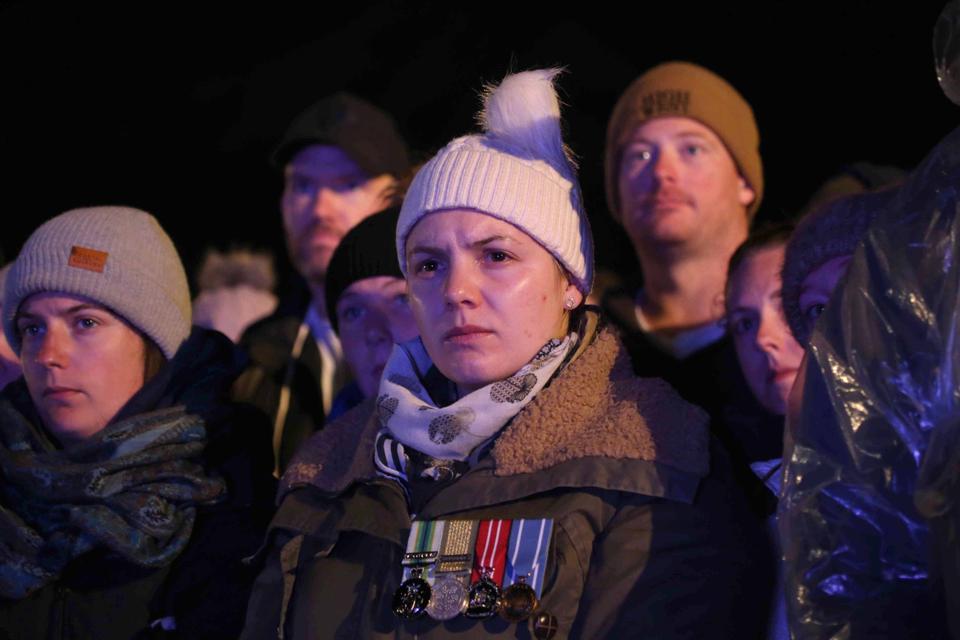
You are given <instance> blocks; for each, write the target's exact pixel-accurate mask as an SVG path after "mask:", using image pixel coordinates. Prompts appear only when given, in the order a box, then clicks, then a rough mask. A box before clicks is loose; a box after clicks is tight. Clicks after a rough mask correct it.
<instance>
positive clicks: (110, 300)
mask: <svg viewBox="0 0 960 640" xmlns="http://www.w3.org/2000/svg"><path fill="white" fill-rule="evenodd" d="M44 291H56V292H61V293H66V294H72V295H78V296H84V297H86V298H89V299H91V300H93V301H94V302H97V303H99V304H102V305H103V306H105V307H107V308H109V309H111V310H112V311H114V312H116V313H117V314H119V315H121V316H122V317H123V318H124V319H125V320H126V321H127V322H129V323H130V324H131V325H133V326H134V327H136V328H137V329H139V330H140V331H142V332H143V333H144V334H146V335H147V336H149V337H150V339H151V340H153V341H154V342H155V343H156V344H157V346H158V347H160V350H161V351H162V352H163V355H164V356H166V357H167V358H168V359H169V358H172V357H173V354H174V353H176V352H177V349H179V348H180V345H181V344H183V342H184V340H186V339H187V336H188V335H189V334H190V324H191V317H190V287H189V285H188V284H187V275H186V273H185V272H184V270H183V264H182V263H181V262H180V257H179V256H178V255H177V250H176V248H175V247H174V246H173V242H172V241H171V240H170V237H169V236H168V235H167V234H166V232H165V231H164V230H163V229H162V228H161V227H160V224H159V223H158V222H157V220H156V218H154V217H153V216H152V215H150V214H149V213H146V212H145V211H140V210H138V209H131V208H128V207H91V208H89V209H74V210H73V211H67V212H66V213H63V214H60V215H59V216H57V217H56V218H53V219H52V220H49V221H47V222H45V223H44V224H42V225H41V226H40V227H39V228H38V229H37V230H36V231H34V232H33V235H31V236H30V238H29V239H28V240H27V242H26V243H25V244H24V245H23V249H22V250H21V251H20V255H19V256H17V259H16V261H15V262H14V264H13V268H12V269H11V270H10V273H9V274H8V276H7V281H6V290H5V292H4V300H3V330H4V332H5V333H6V336H7V340H8V341H9V342H10V345H11V346H12V347H13V349H14V351H16V352H17V354H19V353H20V336H19V335H17V330H16V317H17V312H18V311H19V310H20V304H21V303H22V302H23V301H24V300H25V299H26V298H27V297H29V296H31V295H32V294H34V293H40V292H44Z"/></svg>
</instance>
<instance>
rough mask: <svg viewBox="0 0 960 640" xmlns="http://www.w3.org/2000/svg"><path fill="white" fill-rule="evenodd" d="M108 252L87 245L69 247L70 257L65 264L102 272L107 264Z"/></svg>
mask: <svg viewBox="0 0 960 640" xmlns="http://www.w3.org/2000/svg"><path fill="white" fill-rule="evenodd" d="M109 255H110V254H109V253H107V252H106V251H97V250H96V249H88V248H87V247H78V246H77V245H74V246H72V247H70V259H69V260H67V264H68V265H70V266H71V267H76V268H77V269H86V270H87V271H96V272H97V273H103V268H104V267H105V266H107V257H108V256H109Z"/></svg>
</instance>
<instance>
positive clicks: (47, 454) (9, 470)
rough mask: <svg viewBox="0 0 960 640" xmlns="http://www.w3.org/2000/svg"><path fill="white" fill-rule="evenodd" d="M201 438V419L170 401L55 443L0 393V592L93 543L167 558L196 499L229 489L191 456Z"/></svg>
mask: <svg viewBox="0 0 960 640" xmlns="http://www.w3.org/2000/svg"><path fill="white" fill-rule="evenodd" d="M18 404H19V403H18ZM206 439H207V430H206V427H205V424H204V421H203V419H202V418H200V417H198V416H197V415H194V414H188V413H187V412H186V411H185V410H184V409H183V407H171V408H167V409H161V410H157V411H153V412H150V413H145V414H141V415H137V416H133V417H130V418H126V419H123V420H121V421H119V422H116V423H114V424H111V425H109V426H108V427H107V428H105V429H104V430H102V431H100V432H99V433H97V434H96V435H94V436H92V437H90V438H88V439H86V440H85V441H83V442H81V443H78V444H75V445H71V446H69V447H67V448H64V449H57V448H56V447H54V446H53V444H52V443H51V442H50V440H49V439H48V438H47V437H46V435H45V434H44V433H43V432H42V431H41V430H40V429H38V428H37V427H36V426H34V424H32V423H31V421H30V419H28V418H27V416H26V415H24V412H22V411H20V410H18V408H17V407H16V406H15V404H14V402H11V401H10V400H7V399H4V400H2V401H0V472H2V475H3V478H2V485H0V500H2V502H0V596H2V597H5V598H10V599H20V598H23V597H25V596H27V595H29V594H30V593H32V592H33V591H36V590H37V589H39V588H41V587H42V586H43V585H45V584H47V583H48V582H51V581H53V580H55V579H56V578H57V577H58V576H59V575H60V573H61V572H62V571H63V570H64V568H65V567H66V566H67V564H68V563H69V562H70V561H71V560H73V559H74V558H77V557H78V556H80V555H82V554H84V553H86V552H88V551H91V550H93V549H106V550H108V551H110V552H112V553H115V554H116V555H118V556H120V557H122V558H124V559H126V560H127V561H129V562H131V563H133V564H136V565H140V566H144V567H160V566H164V565H167V564H169V563H170V562H172V561H173V560H174V559H175V558H176V557H177V555H179V553H180V552H181V551H182V550H183V548H184V546H185V545H186V543H187V541H188V540H189V539H190V534H191V532H192V531H193V523H194V519H195V517H196V507H197V505H200V504H209V503H212V502H216V501H217V500H219V499H221V498H223V497H224V495H225V493H226V487H225V486H224V483H223V481H222V480H220V479H218V478H212V477H209V476H207V475H206V473H205V471H204V469H203V466H202V465H201V464H200V462H199V461H198V458H199V456H200V454H201V452H202V451H203V449H204V447H205V446H206Z"/></svg>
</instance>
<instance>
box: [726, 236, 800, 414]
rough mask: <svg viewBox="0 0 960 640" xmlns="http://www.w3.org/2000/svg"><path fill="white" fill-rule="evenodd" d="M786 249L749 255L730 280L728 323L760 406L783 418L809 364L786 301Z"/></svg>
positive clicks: (766, 250) (760, 251)
mask: <svg viewBox="0 0 960 640" xmlns="http://www.w3.org/2000/svg"><path fill="white" fill-rule="evenodd" d="M783 251H784V245H782V244H781V245H776V246H772V247H761V248H759V249H755V250H754V251H752V252H751V253H749V254H748V255H747V256H746V258H744V260H743V262H741V263H740V265H739V266H738V267H737V268H736V270H735V271H734V272H733V273H731V274H730V276H729V277H730V284H729V286H728V287H727V323H728V325H729V327H730V331H731V333H732V334H733V342H734V346H735V347H736V349H737V359H738V360H739V361H740V368H741V370H742V371H743V375H744V377H745V378H746V380H747V384H748V385H749V386H750V390H751V391H752V392H753V395H754V396H756V398H757V400H759V401H760V404H762V405H763V406H764V407H765V408H766V409H767V410H768V411H771V412H773V413H776V414H778V415H783V414H784V412H785V411H786V402H787V396H788V395H789V394H790V388H791V387H792V386H793V381H794V379H796V376H797V368H798V367H799V366H800V361H801V360H802V359H803V347H801V346H800V345H799V344H798V343H797V341H796V340H794V338H793V334H792V333H790V327H789V326H787V321H786V318H785V317H784V315H783V306H782V304H781V298H780V289H781V285H780V270H781V269H782V267H783Z"/></svg>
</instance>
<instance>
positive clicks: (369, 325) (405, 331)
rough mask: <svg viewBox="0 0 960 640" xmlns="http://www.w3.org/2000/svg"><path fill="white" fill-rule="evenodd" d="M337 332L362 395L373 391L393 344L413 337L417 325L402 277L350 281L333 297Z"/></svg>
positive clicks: (378, 382) (369, 394) (377, 384)
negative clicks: (336, 298) (343, 289)
mask: <svg viewBox="0 0 960 640" xmlns="http://www.w3.org/2000/svg"><path fill="white" fill-rule="evenodd" d="M335 312H336V314H337V333H338V334H339V336H340V343H341V345H343V357H344V359H346V361H347V364H348V365H349V366H350V370H351V371H352V372H353V377H354V379H355V380H356V381H357V384H358V385H359V386H360V390H361V391H362V392H363V395H364V397H367V398H369V397H370V396H372V395H374V394H376V392H377V389H378V388H379V386H380V375H381V374H382V373H383V368H384V366H385V365H386V364H387V360H388V359H389V357H390V352H391V351H392V350H393V345H394V344H400V343H403V342H407V341H408V340H413V339H414V338H416V337H417V324H416V322H415V320H414V317H413V311H412V310H411V309H410V302H409V300H408V298H407V283H406V281H405V280H403V279H402V278H394V277H392V276H377V277H374V278H364V279H363V280H358V281H357V282H354V283H353V284H351V285H350V286H349V287H347V288H346V290H345V291H344V292H343V293H342V294H341V295H340V298H339V299H338V300H337V308H336V310H335Z"/></svg>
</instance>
